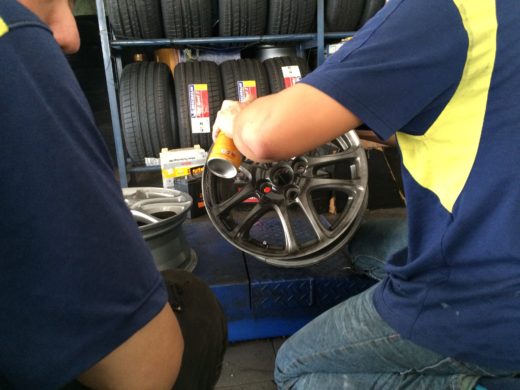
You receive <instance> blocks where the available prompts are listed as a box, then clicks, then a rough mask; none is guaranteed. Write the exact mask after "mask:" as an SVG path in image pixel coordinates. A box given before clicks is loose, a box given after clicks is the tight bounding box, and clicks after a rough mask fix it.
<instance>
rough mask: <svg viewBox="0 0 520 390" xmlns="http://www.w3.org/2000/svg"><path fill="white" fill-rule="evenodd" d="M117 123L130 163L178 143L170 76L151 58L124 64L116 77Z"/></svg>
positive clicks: (155, 155) (163, 66) (166, 69)
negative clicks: (117, 78) (118, 108)
mask: <svg viewBox="0 0 520 390" xmlns="http://www.w3.org/2000/svg"><path fill="white" fill-rule="evenodd" d="M119 100H120V105H121V125H122V129H123V136H124V140H125V145H126V150H127V152H128V155H129V156H130V159H131V160H132V162H133V163H134V164H143V162H144V158H145V157H159V153H160V151H161V149H162V148H175V147H178V146H179V140H178V135H177V121H176V117H175V115H176V114H175V100H174V94H173V79H172V76H171V71H170V69H169V68H168V67H167V66H166V65H164V64H158V63H155V62H136V63H132V64H129V65H127V66H125V68H124V69H123V73H122V75H121V80H120V89H119Z"/></svg>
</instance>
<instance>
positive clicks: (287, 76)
mask: <svg viewBox="0 0 520 390" xmlns="http://www.w3.org/2000/svg"><path fill="white" fill-rule="evenodd" d="M282 74H283V81H284V84H285V88H289V87H292V86H293V85H294V84H296V83H297V82H298V81H300V80H301V79H302V74H301V72H300V67H299V66H298V65H292V66H282Z"/></svg>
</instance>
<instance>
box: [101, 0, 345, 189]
mask: <svg viewBox="0 0 520 390" xmlns="http://www.w3.org/2000/svg"><path fill="white" fill-rule="evenodd" d="M324 1H325V0H318V1H317V4H318V9H317V20H316V26H317V29H316V32H315V33H310V34H289V35H256V36H245V37H207V38H185V39H166V38H164V39H129V40H112V39H111V37H110V35H109V29H108V23H107V18H106V12H105V5H104V1H103V0H96V8H97V16H98V23H99V33H100V38H101V47H102V50H103V61H104V66H105V76H106V83H107V90H108V99H109V104H110V113H111V119H112V128H113V132H114V142H115V147H116V157H117V161H116V162H117V168H118V170H119V180H120V184H121V186H122V187H127V186H128V181H127V177H126V173H127V171H132V172H143V171H153V170H157V168H148V167H131V168H127V164H126V158H125V151H124V146H123V139H122V135H121V134H122V133H121V120H120V117H119V103H118V98H117V93H116V90H117V83H116V81H118V80H119V78H120V77H121V72H122V62H121V50H123V49H125V48H131V47H185V46H196V45H213V46H226V45H229V44H231V43H233V44H236V43H244V44H247V43H259V44H260V43H283V42H293V43H295V44H296V43H298V44H299V48H300V50H301V51H303V50H306V49H310V48H314V47H315V48H316V49H317V54H316V55H317V58H316V61H317V64H318V65H321V64H322V63H323V61H324V60H325V41H326V40H329V39H341V38H345V37H348V36H352V35H353V34H354V33H353V32H340V33H325V23H324V20H325V5H324ZM112 49H116V50H115V51H113V50H112Z"/></svg>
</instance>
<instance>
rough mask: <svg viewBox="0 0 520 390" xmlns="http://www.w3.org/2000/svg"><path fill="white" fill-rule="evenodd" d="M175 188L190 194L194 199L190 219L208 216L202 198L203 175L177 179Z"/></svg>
mask: <svg viewBox="0 0 520 390" xmlns="http://www.w3.org/2000/svg"><path fill="white" fill-rule="evenodd" d="M174 187H175V189H176V190H179V191H182V192H184V193H187V194H189V195H190V196H191V197H192V199H193V204H192V205H191V208H190V211H189V212H188V218H196V217H198V216H201V215H204V214H206V207H205V206H204V198H203V196H202V175H197V176H188V177H184V178H176V179H175V180H174Z"/></svg>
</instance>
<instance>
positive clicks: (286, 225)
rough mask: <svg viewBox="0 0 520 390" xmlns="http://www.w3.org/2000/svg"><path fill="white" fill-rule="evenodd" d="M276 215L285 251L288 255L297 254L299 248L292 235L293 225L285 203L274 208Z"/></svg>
mask: <svg viewBox="0 0 520 390" xmlns="http://www.w3.org/2000/svg"><path fill="white" fill-rule="evenodd" d="M275 210H276V213H277V214H278V217H279V218H280V223H281V224H282V229H283V235H284V238H285V250H286V251H287V253H288V254H294V253H296V252H298V249H299V246H298V242H297V240H296V236H295V234H294V229H293V225H292V222H291V218H290V216H289V209H288V208H287V205H286V204H285V203H283V204H279V205H277V206H275Z"/></svg>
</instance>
